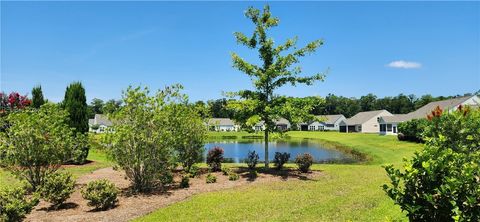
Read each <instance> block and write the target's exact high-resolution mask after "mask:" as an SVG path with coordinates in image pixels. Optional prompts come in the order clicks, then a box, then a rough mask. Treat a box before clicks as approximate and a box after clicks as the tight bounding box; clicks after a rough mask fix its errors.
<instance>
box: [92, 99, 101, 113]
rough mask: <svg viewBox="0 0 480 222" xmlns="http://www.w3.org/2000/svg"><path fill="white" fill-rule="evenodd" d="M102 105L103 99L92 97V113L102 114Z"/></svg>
mask: <svg viewBox="0 0 480 222" xmlns="http://www.w3.org/2000/svg"><path fill="white" fill-rule="evenodd" d="M104 105H105V104H104V103H103V100H101V99H97V98H94V99H92V102H90V107H91V109H92V112H93V114H103V106H104Z"/></svg>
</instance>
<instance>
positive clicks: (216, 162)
mask: <svg viewBox="0 0 480 222" xmlns="http://www.w3.org/2000/svg"><path fill="white" fill-rule="evenodd" d="M222 161H223V149H222V148H220V147H218V146H216V147H213V149H211V150H209V151H208V154H207V164H208V166H209V167H210V169H211V170H212V171H213V172H215V171H220V169H221V168H222Z"/></svg>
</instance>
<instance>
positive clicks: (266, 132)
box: [265, 129, 268, 168]
mask: <svg viewBox="0 0 480 222" xmlns="http://www.w3.org/2000/svg"><path fill="white" fill-rule="evenodd" d="M265 168H268V129H265Z"/></svg>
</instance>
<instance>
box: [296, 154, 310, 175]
mask: <svg viewBox="0 0 480 222" xmlns="http://www.w3.org/2000/svg"><path fill="white" fill-rule="evenodd" d="M295 163H296V164H297V166H298V169H299V170H300V171H301V172H302V173H307V172H308V171H309V170H310V166H312V164H313V156H312V155H311V154H309V153H304V154H300V155H298V156H297V158H295Z"/></svg>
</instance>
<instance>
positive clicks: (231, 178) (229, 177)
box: [228, 172, 240, 181]
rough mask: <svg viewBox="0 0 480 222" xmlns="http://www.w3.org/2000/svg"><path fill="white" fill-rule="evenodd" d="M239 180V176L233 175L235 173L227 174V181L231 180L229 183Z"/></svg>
mask: <svg viewBox="0 0 480 222" xmlns="http://www.w3.org/2000/svg"><path fill="white" fill-rule="evenodd" d="M238 179H240V176H239V175H238V174H237V173H235V172H229V173H228V180H231V181H235V180H238Z"/></svg>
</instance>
